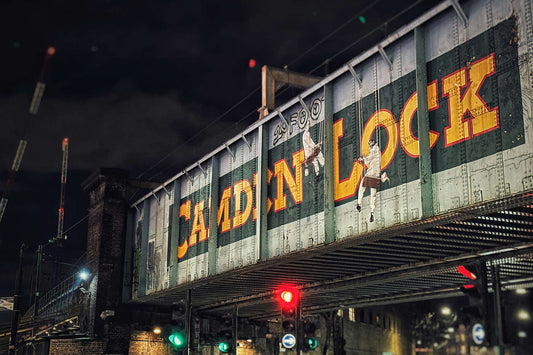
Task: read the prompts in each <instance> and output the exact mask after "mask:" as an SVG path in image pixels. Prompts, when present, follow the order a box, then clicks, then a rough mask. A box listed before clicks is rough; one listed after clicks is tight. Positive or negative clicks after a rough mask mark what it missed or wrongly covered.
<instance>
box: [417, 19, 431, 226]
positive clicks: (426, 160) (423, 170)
mask: <svg viewBox="0 0 533 355" xmlns="http://www.w3.org/2000/svg"><path fill="white" fill-rule="evenodd" d="M414 32H415V55H416V91H417V98H418V99H417V105H418V110H417V117H418V147H419V155H420V156H419V159H418V164H419V165H418V170H419V176H420V190H421V191H420V192H421V194H420V195H421V198H422V217H423V218H428V217H432V216H433V215H434V214H435V210H434V206H433V176H432V171H431V149H430V146H429V111H428V94H427V64H426V48H425V35H424V29H423V28H421V27H416V28H415V29H414Z"/></svg>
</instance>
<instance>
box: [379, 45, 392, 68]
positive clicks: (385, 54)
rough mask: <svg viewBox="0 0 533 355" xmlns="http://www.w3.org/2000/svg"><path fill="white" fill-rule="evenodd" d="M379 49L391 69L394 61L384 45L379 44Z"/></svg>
mask: <svg viewBox="0 0 533 355" xmlns="http://www.w3.org/2000/svg"><path fill="white" fill-rule="evenodd" d="M378 51H379V54H381V56H382V57H383V59H385V62H387V64H388V65H389V70H392V62H391V60H390V58H389V56H388V55H387V53H386V52H385V50H384V49H383V47H382V46H380V45H378Z"/></svg>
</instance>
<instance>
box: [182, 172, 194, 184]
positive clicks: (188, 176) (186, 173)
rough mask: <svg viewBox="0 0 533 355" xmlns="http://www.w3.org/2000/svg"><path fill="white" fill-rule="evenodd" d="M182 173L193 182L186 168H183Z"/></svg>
mask: <svg viewBox="0 0 533 355" xmlns="http://www.w3.org/2000/svg"><path fill="white" fill-rule="evenodd" d="M183 173H184V174H185V175H187V178H189V181H190V182H191V183H192V184H194V179H193V178H192V177H191V176H190V175H189V172H188V171H187V170H183Z"/></svg>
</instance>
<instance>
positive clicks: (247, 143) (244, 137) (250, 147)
mask: <svg viewBox="0 0 533 355" xmlns="http://www.w3.org/2000/svg"><path fill="white" fill-rule="evenodd" d="M241 139H242V140H243V141H244V143H246V145H247V146H248V149H250V150H252V144H251V143H250V142H249V141H248V139H246V136H245V135H244V133H242V134H241Z"/></svg>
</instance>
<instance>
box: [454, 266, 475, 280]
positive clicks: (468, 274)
mask: <svg viewBox="0 0 533 355" xmlns="http://www.w3.org/2000/svg"><path fill="white" fill-rule="evenodd" d="M457 271H459V272H460V273H461V275H463V276H465V277H468V278H469V279H470V280H475V279H477V275H476V274H474V273H473V272H472V271H470V270H468V269H467V268H466V267H464V266H463V265H459V266H458V267H457Z"/></svg>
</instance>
